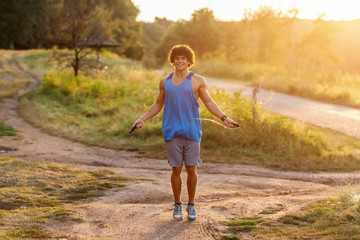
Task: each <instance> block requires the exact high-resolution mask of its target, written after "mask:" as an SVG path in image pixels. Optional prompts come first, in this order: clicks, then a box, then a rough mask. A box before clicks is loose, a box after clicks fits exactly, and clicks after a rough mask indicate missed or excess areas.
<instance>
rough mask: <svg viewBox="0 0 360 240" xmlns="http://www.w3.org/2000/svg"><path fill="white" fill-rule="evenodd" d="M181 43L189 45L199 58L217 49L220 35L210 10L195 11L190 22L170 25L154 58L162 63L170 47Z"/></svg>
mask: <svg viewBox="0 0 360 240" xmlns="http://www.w3.org/2000/svg"><path fill="white" fill-rule="evenodd" d="M181 43H182V44H188V45H190V46H191V48H192V49H194V51H195V53H196V55H197V56H198V57H200V58H201V57H203V56H204V55H205V54H208V53H212V52H215V51H216V50H218V49H219V46H220V35H219V31H218V29H217V25H216V20H215V17H214V14H213V12H212V11H211V10H209V9H207V8H203V9H200V10H197V11H195V12H194V13H193V14H192V19H191V20H190V21H178V22H176V23H174V24H173V25H171V26H170V27H169V29H168V31H167V32H166V33H165V35H164V36H163V37H162V38H161V40H160V43H159V45H158V46H157V49H156V53H155V54H156V57H157V58H158V59H159V60H160V62H164V60H165V59H166V57H167V54H168V52H169V51H170V49H171V47H172V46H173V45H175V44H181Z"/></svg>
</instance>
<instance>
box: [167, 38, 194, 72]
mask: <svg viewBox="0 0 360 240" xmlns="http://www.w3.org/2000/svg"><path fill="white" fill-rule="evenodd" d="M176 56H185V57H186V59H187V60H188V61H189V62H190V63H189V66H188V67H189V68H190V67H192V66H194V64H195V53H194V51H193V50H192V49H191V48H190V47H189V46H188V45H185V44H180V45H175V46H173V47H172V49H171V51H170V53H169V58H168V60H169V62H170V63H171V65H174V61H175V57H176Z"/></svg>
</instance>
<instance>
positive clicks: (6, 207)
mask: <svg viewBox="0 0 360 240" xmlns="http://www.w3.org/2000/svg"><path fill="white" fill-rule="evenodd" d="M0 175H1V176H2V177H1V179H0V239H17V238H21V239H23V238H25V239H33V238H45V239H48V238H50V237H51V236H50V235H49V233H47V232H46V231H45V230H44V224H46V223H47V222H49V221H53V220H57V221H81V219H77V218H75V217H74V215H73V211H74V210H75V208H76V207H75V206H74V205H73V204H74V203H77V202H79V201H82V200H91V199H93V198H95V197H99V196H102V195H103V194H104V193H105V191H106V190H107V189H111V188H122V187H124V186H125V185H124V183H125V182H126V181H129V180H131V179H127V178H123V177H120V176H116V175H115V174H114V173H113V172H110V171H107V170H95V171H89V170H82V169H79V168H75V167H72V166H65V165H60V164H53V163H45V162H32V161H28V160H22V159H15V158H9V157H0Z"/></svg>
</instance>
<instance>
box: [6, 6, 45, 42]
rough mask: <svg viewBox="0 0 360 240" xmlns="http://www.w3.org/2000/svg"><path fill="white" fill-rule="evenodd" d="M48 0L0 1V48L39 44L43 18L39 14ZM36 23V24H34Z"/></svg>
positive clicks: (42, 32) (43, 28) (42, 30)
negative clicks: (35, 35)
mask: <svg viewBox="0 0 360 240" xmlns="http://www.w3.org/2000/svg"><path fill="white" fill-rule="evenodd" d="M47 5H48V0H6V1H0V32H1V34H0V48H16V49H19V48H29V47H34V46H37V45H41V39H42V38H41V37H40V38H35V37H33V36H34V35H33V34H32V33H34V32H36V33H37V35H38V36H41V35H44V31H45V29H46V28H45V27H44V23H45V22H44V19H43V18H42V15H41V14H40V13H41V12H42V11H43V10H44V9H46V8H47ZM34 23H36V24H34Z"/></svg>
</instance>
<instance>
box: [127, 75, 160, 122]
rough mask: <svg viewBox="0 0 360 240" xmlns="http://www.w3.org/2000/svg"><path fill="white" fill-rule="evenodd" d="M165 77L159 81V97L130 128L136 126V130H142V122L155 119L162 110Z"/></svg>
mask: <svg viewBox="0 0 360 240" xmlns="http://www.w3.org/2000/svg"><path fill="white" fill-rule="evenodd" d="M165 80H166V77H165V78H163V79H161V81H160V84H159V95H158V97H157V99H156V101H155V103H154V104H153V105H151V107H150V108H149V110H148V111H147V112H146V113H145V114H144V115H142V116H141V117H140V118H139V119H137V120H136V121H135V122H134V124H133V126H132V127H135V126H136V129H138V128H142V127H143V126H144V122H145V121H146V120H149V119H150V118H152V117H155V116H156V115H157V114H158V113H159V112H160V111H161V109H162V108H163V106H164V102H165V90H164V84H165Z"/></svg>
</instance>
